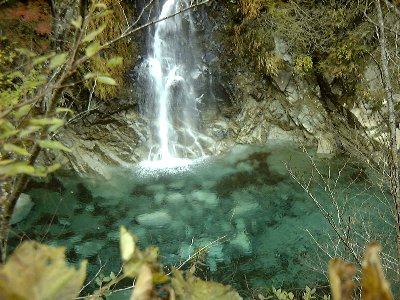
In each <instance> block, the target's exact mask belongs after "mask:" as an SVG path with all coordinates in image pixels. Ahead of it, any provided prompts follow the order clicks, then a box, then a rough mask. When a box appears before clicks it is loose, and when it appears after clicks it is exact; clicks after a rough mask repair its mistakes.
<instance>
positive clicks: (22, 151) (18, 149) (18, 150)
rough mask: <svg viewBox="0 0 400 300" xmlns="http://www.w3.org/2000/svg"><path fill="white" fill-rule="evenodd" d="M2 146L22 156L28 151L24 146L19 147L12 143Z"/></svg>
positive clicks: (27, 153)
mask: <svg viewBox="0 0 400 300" xmlns="http://www.w3.org/2000/svg"><path fill="white" fill-rule="evenodd" d="M3 148H4V150H5V151H8V152H13V153H15V154H18V155H24V156H28V155H29V152H28V151H27V150H26V149H25V148H22V147H19V146H17V145H14V144H4V146H3Z"/></svg>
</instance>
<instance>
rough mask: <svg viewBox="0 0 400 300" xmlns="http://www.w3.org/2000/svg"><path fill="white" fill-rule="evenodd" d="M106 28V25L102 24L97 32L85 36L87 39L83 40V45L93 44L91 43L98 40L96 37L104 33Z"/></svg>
mask: <svg viewBox="0 0 400 300" xmlns="http://www.w3.org/2000/svg"><path fill="white" fill-rule="evenodd" d="M105 28H106V24H102V25H101V26H100V27H99V28H98V29H96V30H94V31H92V32H90V33H89V34H88V35H87V36H85V37H84V38H83V39H82V43H86V42H91V41H93V40H94V39H95V38H96V36H98V35H99V34H100V33H102V32H103V30H104V29H105Z"/></svg>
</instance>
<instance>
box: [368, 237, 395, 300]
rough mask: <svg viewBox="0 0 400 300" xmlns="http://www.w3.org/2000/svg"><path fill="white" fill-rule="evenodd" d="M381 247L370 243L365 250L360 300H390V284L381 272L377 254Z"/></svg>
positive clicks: (391, 296) (391, 297)
mask: <svg viewBox="0 0 400 300" xmlns="http://www.w3.org/2000/svg"><path fill="white" fill-rule="evenodd" d="M380 250H381V246H380V245H379V244H378V243H371V244H369V246H368V247H367V250H365V254H364V260H363V262H362V279H361V285H362V299H363V300H375V299H379V300H392V299H393V295H392V292H391V291H390V284H389V282H388V281H387V280H386V279H385V274H384V272H383V270H382V264H381V260H380V258H379V252H380Z"/></svg>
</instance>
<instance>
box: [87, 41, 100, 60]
mask: <svg viewBox="0 0 400 300" xmlns="http://www.w3.org/2000/svg"><path fill="white" fill-rule="evenodd" d="M100 50H101V45H100V42H98V41H95V42H93V43H91V44H90V45H89V46H87V47H86V56H87V57H92V56H93V55H95V54H96V53H98V52H99V51H100Z"/></svg>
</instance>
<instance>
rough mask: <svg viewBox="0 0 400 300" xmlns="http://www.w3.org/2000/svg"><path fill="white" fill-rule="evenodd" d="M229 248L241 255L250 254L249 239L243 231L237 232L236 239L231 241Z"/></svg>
mask: <svg viewBox="0 0 400 300" xmlns="http://www.w3.org/2000/svg"><path fill="white" fill-rule="evenodd" d="M230 244H231V246H232V247H233V248H235V249H236V250H237V251H239V252H241V253H242V254H246V255H249V254H251V243H250V239H249V237H248V236H247V235H246V233H245V232H244V231H241V232H239V233H238V234H237V235H236V237H235V238H234V239H233V240H231V242H230Z"/></svg>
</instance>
